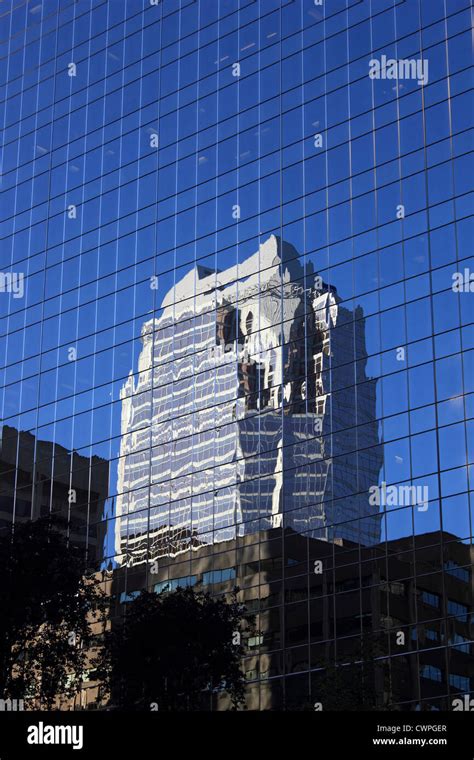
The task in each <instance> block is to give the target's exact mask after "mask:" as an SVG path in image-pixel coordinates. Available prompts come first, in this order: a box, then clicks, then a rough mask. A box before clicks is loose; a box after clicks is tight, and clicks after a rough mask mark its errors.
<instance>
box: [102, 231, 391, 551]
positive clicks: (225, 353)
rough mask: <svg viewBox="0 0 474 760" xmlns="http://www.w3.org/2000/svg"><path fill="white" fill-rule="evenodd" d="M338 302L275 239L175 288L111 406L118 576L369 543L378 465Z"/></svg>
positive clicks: (355, 332)
mask: <svg viewBox="0 0 474 760" xmlns="http://www.w3.org/2000/svg"><path fill="white" fill-rule="evenodd" d="M339 301H340V299H339V298H338V296H337V292H336V290H335V289H334V288H331V287H330V286H329V285H327V284H326V283H324V282H323V281H322V278H321V277H319V276H318V275H317V274H315V273H314V272H312V271H311V269H309V270H308V271H306V272H305V271H304V268H303V266H302V264H301V263H300V260H299V257H298V254H297V252H296V250H295V249H294V248H293V246H291V245H289V244H287V243H285V242H282V241H280V239H279V238H278V237H276V236H275V235H272V236H270V237H269V238H268V239H267V241H266V242H265V243H263V244H262V245H261V246H260V248H259V250H258V251H257V252H256V253H255V254H254V255H253V256H250V257H249V258H248V259H246V260H245V261H244V262H243V263H241V264H239V265H238V266H236V267H231V268H229V269H227V270H225V271H222V272H218V273H217V274H215V273H213V272H210V271H208V270H206V269H203V268H201V267H199V266H196V267H194V268H192V269H190V270H189V272H188V273H187V274H186V275H185V276H184V277H183V278H182V279H181V280H179V281H178V282H176V284H175V285H174V287H173V288H172V289H171V290H170V292H169V293H168V294H167V295H166V296H165V298H164V300H163V303H162V314H161V316H160V318H159V319H151V320H149V321H147V322H145V323H144V325H143V328H142V342H143V347H142V350H141V353H140V356H139V360H138V372H137V374H136V376H134V375H133V374H132V373H131V374H130V376H129V378H128V380H127V382H126V383H125V384H124V386H123V388H122V391H121V400H122V438H121V448H120V460H119V466H118V484H117V493H118V494H119V495H118V497H117V507H116V514H117V517H118V518H119V519H118V520H117V528H116V530H117V533H116V540H117V542H119V544H120V552H121V554H122V557H123V558H124V559H125V561H126V562H131V563H137V562H143V561H145V560H146V559H147V558H148V559H150V560H153V559H155V558H156V557H157V556H160V555H166V554H170V555H174V554H176V553H178V552H180V551H184V550H185V549H187V548H189V546H192V545H196V546H198V545H200V544H202V543H209V542H211V543H212V542H221V541H226V540H230V539H233V538H236V537H237V536H243V535H245V534H248V533H253V532H257V531H259V530H267V529H269V528H272V527H280V526H283V527H291V528H292V529H293V530H295V531H297V532H300V533H304V534H306V535H308V536H311V537H314V538H320V539H323V540H334V539H337V538H346V539H350V540H357V541H358V542H360V543H362V544H364V545H370V544H373V543H377V542H378V541H379V540H380V516H379V514H378V508H377V507H375V508H374V507H373V506H371V505H370V504H369V501H368V497H367V490H368V488H369V486H370V485H371V484H372V483H377V482H378V475H379V470H380V467H381V464H382V452H381V447H380V446H379V445H378V432H377V426H376V423H375V390H376V387H375V386H376V381H375V380H371V379H370V378H367V377H366V376H365V360H366V348H365V336H364V319H363V314H362V311H361V309H357V311H356V313H355V314H352V313H351V312H350V311H349V310H348V309H347V308H346V307H344V306H341V305H340V303H339ZM354 362H355V363H356V366H357V368H358V373H359V378H358V380H359V383H360V390H359V397H358V398H357V397H356V394H355V390H354V386H353V380H352V379H351V373H352V372H353V366H354ZM358 420H359V422H358ZM363 423H365V424H363ZM358 424H359V425H360V429H361V430H363V436H364V441H363V446H361V448H364V449H367V450H368V453H367V456H366V457H365V458H364V459H363V460H361V461H362V462H363V466H360V467H359V469H358V468H357V466H356V462H357V460H356V458H355V450H356V435H357V425H358ZM359 436H360V433H359ZM359 445H361V444H360V442H359ZM364 518H370V519H364Z"/></svg>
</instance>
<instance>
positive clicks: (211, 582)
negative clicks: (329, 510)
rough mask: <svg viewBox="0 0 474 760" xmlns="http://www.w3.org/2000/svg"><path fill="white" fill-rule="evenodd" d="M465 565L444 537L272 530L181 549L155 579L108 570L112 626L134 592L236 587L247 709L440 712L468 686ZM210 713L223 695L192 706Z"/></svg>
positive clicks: (472, 675)
mask: <svg viewBox="0 0 474 760" xmlns="http://www.w3.org/2000/svg"><path fill="white" fill-rule="evenodd" d="M472 562H473V555H472V547H471V546H469V545H466V544H463V543H462V542H460V541H459V540H458V539H457V538H456V537H455V536H453V535H452V534H449V533H446V532H433V533H426V534H423V535H420V536H417V537H416V538H415V542H414V543H413V540H412V539H398V540H394V541H388V542H387V543H379V544H376V545H373V546H370V547H367V546H361V545H358V544H355V543H354V542H351V541H348V540H346V539H338V540H335V541H333V542H328V541H324V540H320V539H314V538H312V537H308V536H303V535H301V534H299V533H296V532H295V531H294V530H293V529H292V528H288V529H285V530H283V529H281V528H274V529H269V530H266V531H263V532H261V533H260V534H253V535H252V534H247V535H245V536H242V537H240V538H236V539H232V540H229V541H227V542H224V543H222V542H221V543H220V544H213V545H206V546H201V547H200V548H197V549H196V548H194V549H192V550H191V549H189V550H188V551H187V552H183V553H181V554H180V556H176V557H169V558H167V559H166V560H162V561H160V563H159V564H160V567H159V569H158V571H157V572H156V573H153V572H152V571H151V570H148V572H147V568H146V567H144V566H141V567H140V566H138V567H134V568H122V569H119V570H117V571H116V573H115V576H114V583H113V589H112V594H113V599H114V602H113V606H112V621H113V620H114V618H115V617H116V616H121V615H122V614H123V607H124V605H126V604H127V602H128V601H130V600H132V599H133V598H134V597H135V596H136V594H137V593H138V592H139V591H140V589H141V588H144V587H147V588H148V589H149V590H154V591H155V592H157V593H167V592H171V591H173V590H174V589H176V588H177V587H189V586H192V587H193V588H195V589H196V590H202V591H208V592H210V593H211V594H216V595H220V594H225V595H226V596H228V597H229V598H230V595H231V593H232V591H233V589H234V588H235V587H237V588H239V589H240V591H239V594H238V598H239V600H241V601H242V602H243V603H244V604H245V606H246V607H247V609H248V610H249V611H251V612H252V613H254V614H255V615H256V628H257V635H255V636H252V637H250V638H248V639H247V640H246V647H247V652H248V656H246V658H245V660H244V662H243V671H244V672H245V676H246V682H247V683H246V702H245V706H246V708H247V709H250V710H269V709H270V710H272V709H274V710H281V709H286V710H314V709H323V710H342V711H344V710H360V709H365V710H373V709H378V710H420V709H422V710H451V709H453V700H455V699H457V698H459V695H461V696H462V695H463V694H466V693H469V692H470V691H471V689H472V687H473V685H474V643H473V640H472V639H473V636H472V626H473V606H472V584H473V577H472V571H471V570H472ZM443 576H444V578H445V583H444V586H443V584H442V583H441V578H442V577H443ZM345 671H347V677H346V676H345V675H344V673H345ZM339 674H341V675H339ZM339 678H341V681H339ZM210 708H212V709H228V708H229V701H228V698H227V697H226V695H225V694H223V693H217V692H215V693H214V694H213V695H212V697H211V696H210V695H209V694H205V695H203V709H210Z"/></svg>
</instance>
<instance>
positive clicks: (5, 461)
mask: <svg viewBox="0 0 474 760" xmlns="http://www.w3.org/2000/svg"><path fill="white" fill-rule="evenodd" d="M108 479H109V463H108V462H107V461H106V460H105V459H101V458H100V457H97V456H93V457H91V458H90V459H89V458H87V457H84V456H80V455H79V454H77V452H75V451H72V452H70V451H67V449H65V448H64V447H63V446H59V445H58V444H53V443H51V442H50V441H42V440H37V439H36V438H35V437H34V436H33V435H31V433H28V432H23V431H18V430H16V428H12V427H9V426H7V425H4V426H3V427H2V429H1V438H0V528H1V529H2V530H5V529H8V530H10V527H11V524H12V522H14V521H15V522H16V521H19V520H20V521H21V520H31V519H36V518H38V517H44V516H45V515H49V514H52V515H55V516H58V517H62V518H65V519H66V520H67V522H68V536H69V539H70V540H71V541H73V542H74V544H75V545H77V546H80V547H82V548H83V549H84V557H85V560H86V561H87V565H88V567H90V568H92V569H96V568H97V569H98V568H99V567H100V564H101V561H102V558H103V543H104V536H105V527H104V526H105V523H104V521H103V512H104V505H105V500H106V498H107V495H108Z"/></svg>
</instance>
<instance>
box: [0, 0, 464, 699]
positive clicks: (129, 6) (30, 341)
mask: <svg viewBox="0 0 474 760" xmlns="http://www.w3.org/2000/svg"><path fill="white" fill-rule="evenodd" d="M4 5H5V7H4V8H3V7H2V9H1V10H0V27H1V29H0V37H1V41H0V44H1V52H0V56H1V58H2V61H3V64H2V80H1V82H0V98H1V100H2V106H3V115H2V119H3V127H4V129H3V137H2V140H3V151H2V153H3V164H2V182H1V188H0V190H1V194H0V214H1V218H0V236H1V240H2V243H1V263H0V310H1V313H2V325H1V334H0V364H1V367H2V370H1V376H0V381H1V388H0V405H1V419H2V433H1V436H0V442H1V444H2V451H1V452H0V462H1V473H0V475H1V487H0V520H1V522H0V530H1V531H3V533H8V531H11V530H12V527H14V525H15V522H16V521H18V520H25V519H28V518H29V517H31V518H32V519H34V518H36V517H38V516H39V515H40V514H41V516H44V514H47V513H48V512H50V513H52V514H54V513H56V512H57V513H60V514H61V515H62V516H63V517H64V516H66V518H67V519H69V520H70V521H71V525H74V526H75V527H74V528H71V535H76V534H77V540H78V541H79V545H80V546H81V547H82V548H83V551H84V568H85V570H87V571H88V572H90V570H91V569H92V570H97V571H99V570H101V569H104V568H107V569H108V571H109V572H111V573H112V574H113V575H114V579H115V580H114V583H113V584H112V585H113V588H114V593H115V594H116V600H117V605H116V610H117V614H121V612H120V610H121V608H122V607H125V606H126V602H127V600H129V599H130V598H132V597H133V594H135V593H136V592H137V591H138V590H139V589H140V588H148V589H154V590H155V591H157V592H159V591H163V590H165V591H166V589H170V588H175V587H176V586H179V585H182V586H183V585H193V586H196V587H198V588H207V589H209V590H210V591H211V592H212V593H216V594H217V593H230V592H231V590H232V587H233V586H234V585H235V584H237V583H238V585H239V587H240V588H241V591H240V592H239V593H240V594H241V596H242V600H243V601H245V603H247V604H248V606H249V607H251V608H252V610H253V611H254V612H255V613H256V615H257V625H259V626H260V630H261V634H259V635H258V636H256V637H255V638H254V640H252V641H251V642H249V656H248V661H247V662H246V664H245V672H246V677H247V680H248V694H249V697H248V706H249V707H251V708H252V709H271V708H278V709H280V708H286V709H313V708H314V705H318V706H322V708H323V709H324V705H326V708H327V709H337V708H340V709H344V707H346V708H347V707H349V708H350V709H352V708H353V707H354V705H357V704H359V705H362V707H363V708H364V709H370V706H378V707H381V706H384V707H391V708H395V709H408V710H423V709H454V707H453V705H455V704H457V702H456V700H458V699H460V698H464V695H465V694H470V693H471V691H472V690H473V689H474V683H473V679H474V672H473V663H474V661H473V654H474V649H473V647H474V643H473V641H472V639H473V635H472V631H473V628H472V626H473V619H472V590H473V578H472V564H473V550H472V535H473V531H472V526H473V511H472V510H473V502H472V483H473V470H472V463H473V455H474V443H473V441H474V434H473V433H474V425H473V419H472V418H473V411H474V361H473V357H474V352H473V348H474V329H473V319H474V263H473V259H472V239H473V224H472V213H473V195H472V190H473V181H472V177H473V175H474V172H473V167H472V157H473V153H472V148H473V142H472V126H473V125H472V114H473V102H472V69H471V63H472V44H471V17H470V13H471V7H470V6H471V4H470V2H469V0H404V1H403V2H400V1H399V0H261V2H258V1H256V0H123V1H122V0H108V2H106V1H105V0H81V1H80V2H73V0H44V2H27V3H25V2H24V1H23V0H9V2H8V3H6V4H4ZM107 481H108V482H107ZM74 531H76V534H75V533H74ZM374 663H375V665H374ZM344 667H346V668H349V669H351V668H355V671H354V672H357V673H359V671H360V672H363V673H365V676H364V679H363V680H364V683H365V682H366V681H367V680H369V681H370V688H369V689H368V691H365V692H364V694H362V692H356V693H354V694H353V695H352V696H353V698H352V701H351V700H349V702H346V703H344V700H343V698H342V697H341V695H340V693H339V692H338V689H337V683H338V678H339V676H337V677H336V675H335V674H336V673H338V674H339V673H340V672H342V670H343V669H344ZM357 669H358V670H357ZM346 672H349V671H346ZM351 672H353V671H352V670H351ZM356 680H357V679H356ZM328 681H330V682H332V683H334V684H335V686H334V691H333V693H332V694H331V693H330V692H329V691H328V688H327V686H325V685H324V684H325V683H327V682H328ZM361 682H362V679H361ZM367 695H369V696H367ZM316 709H318V707H317V708H316Z"/></svg>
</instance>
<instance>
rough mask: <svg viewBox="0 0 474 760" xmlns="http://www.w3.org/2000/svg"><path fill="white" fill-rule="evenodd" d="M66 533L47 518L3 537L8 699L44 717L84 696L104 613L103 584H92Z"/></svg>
mask: <svg viewBox="0 0 474 760" xmlns="http://www.w3.org/2000/svg"><path fill="white" fill-rule="evenodd" d="M65 528H66V525H65V523H64V522H63V521H62V520H59V519H56V520H51V519H49V518H41V519H39V520H35V521H28V522H25V523H20V524H18V525H15V527H14V531H13V532H12V533H9V534H8V535H4V536H1V537H0V577H1V578H2V584H1V586H0V610H1V615H0V694H1V695H2V698H3V699H9V698H10V699H23V700H25V706H27V707H34V708H36V709H50V708H51V707H52V706H53V704H54V702H55V699H56V697H57V696H59V695H64V696H69V697H70V696H73V695H74V694H77V692H78V690H79V689H80V686H81V682H82V679H83V675H84V670H85V668H86V662H87V659H88V656H89V655H90V650H91V647H92V645H93V630H92V625H93V623H94V622H97V621H99V620H100V619H101V617H102V615H103V611H104V601H105V600H104V595H103V594H102V592H101V590H100V587H99V580H98V579H97V578H96V577H95V576H93V577H89V578H87V577H85V575H84V557H83V556H82V555H81V553H80V551H79V550H78V549H77V548H76V547H74V546H73V545H71V544H70V543H68V541H67V539H66V537H65Z"/></svg>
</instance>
